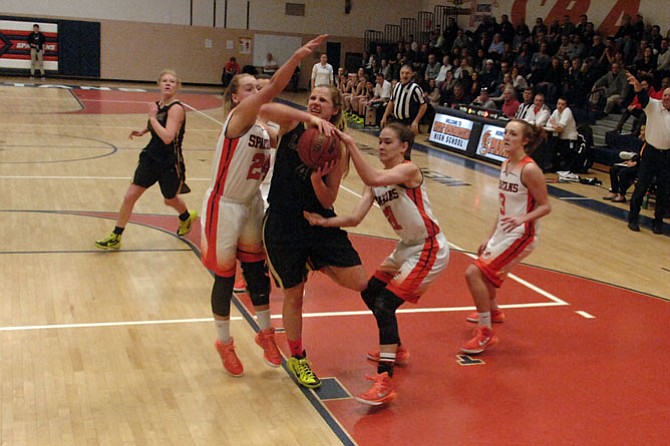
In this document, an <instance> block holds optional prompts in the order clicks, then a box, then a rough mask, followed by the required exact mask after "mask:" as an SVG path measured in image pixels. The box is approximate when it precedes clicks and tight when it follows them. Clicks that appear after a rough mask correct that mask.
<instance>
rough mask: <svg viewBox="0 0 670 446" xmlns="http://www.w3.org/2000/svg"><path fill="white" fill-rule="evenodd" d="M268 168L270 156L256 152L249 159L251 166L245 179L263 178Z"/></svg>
mask: <svg viewBox="0 0 670 446" xmlns="http://www.w3.org/2000/svg"><path fill="white" fill-rule="evenodd" d="M268 170H270V157H269V156H265V154H263V153H257V154H255V155H254V157H253V158H252V159H251V167H249V172H248V173H247V180H260V179H263V178H265V175H267V173H268Z"/></svg>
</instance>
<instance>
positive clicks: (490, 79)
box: [480, 59, 498, 89]
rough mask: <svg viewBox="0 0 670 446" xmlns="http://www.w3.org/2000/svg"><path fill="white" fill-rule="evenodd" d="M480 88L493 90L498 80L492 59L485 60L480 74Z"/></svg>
mask: <svg viewBox="0 0 670 446" xmlns="http://www.w3.org/2000/svg"><path fill="white" fill-rule="evenodd" d="M480 78H481V81H482V86H484V87H486V88H491V89H494V88H495V86H496V83H497V80H498V70H496V66H495V64H494V62H493V59H487V60H486V65H485V66H484V70H482V72H481V73H480Z"/></svg>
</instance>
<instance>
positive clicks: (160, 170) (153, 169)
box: [133, 155, 183, 199]
mask: <svg viewBox="0 0 670 446" xmlns="http://www.w3.org/2000/svg"><path fill="white" fill-rule="evenodd" d="M156 182H158V184H159V186H160V188H161V193H162V194H163V197H165V198H166V199H170V198H174V197H176V196H177V192H179V189H180V188H181V185H182V182H183V177H182V175H180V173H179V172H178V171H177V168H176V166H175V165H169V164H168V165H165V164H161V163H158V162H156V161H154V160H153V159H151V158H150V157H148V156H142V155H140V160H139V162H138V163H137V169H135V175H134V176H133V184H136V185H138V186H141V187H146V188H147V189H148V188H150V187H151V186H153V185H154V184H156Z"/></svg>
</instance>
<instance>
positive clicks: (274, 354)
mask: <svg viewBox="0 0 670 446" xmlns="http://www.w3.org/2000/svg"><path fill="white" fill-rule="evenodd" d="M256 344H258V345H259V346H260V347H261V348H262V349H263V358H264V359H265V362H267V363H268V364H270V365H271V366H272V367H279V366H280V365H281V353H279V349H278V348H277V343H276V342H275V329H274V327H270V328H267V329H265V330H261V331H259V332H258V334H257V335H256Z"/></svg>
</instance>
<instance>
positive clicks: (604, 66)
mask: <svg viewBox="0 0 670 446" xmlns="http://www.w3.org/2000/svg"><path fill="white" fill-rule="evenodd" d="M594 43H595V42H594ZM615 54H616V46H615V44H614V38H613V37H608V38H607V40H605V48H603V52H602V54H601V55H600V58H599V59H598V68H599V69H600V70H601V71H602V72H605V71H607V70H609V69H610V66H611V65H612V64H613V63H614V55H615Z"/></svg>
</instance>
